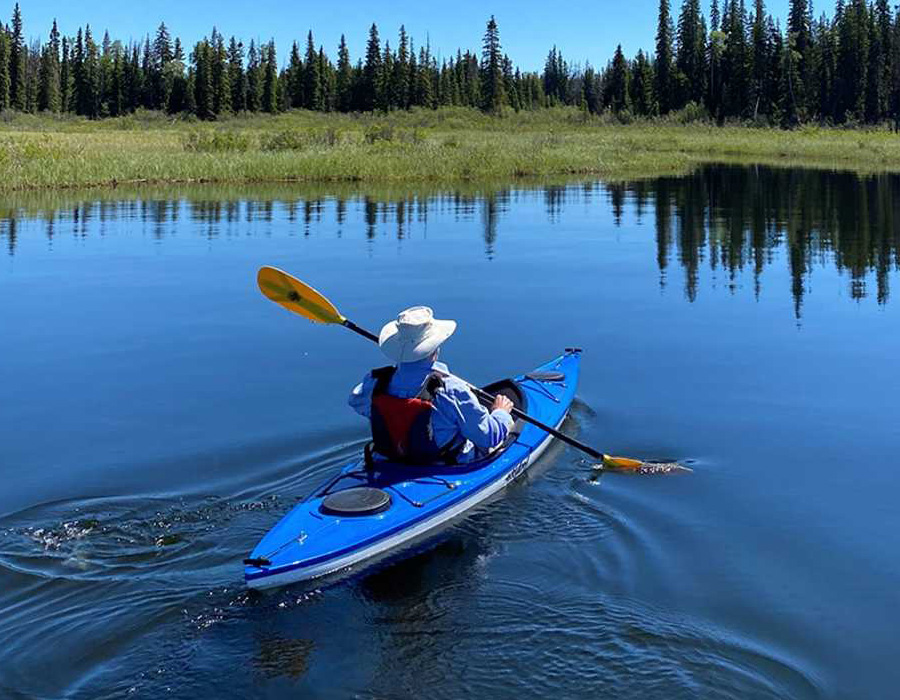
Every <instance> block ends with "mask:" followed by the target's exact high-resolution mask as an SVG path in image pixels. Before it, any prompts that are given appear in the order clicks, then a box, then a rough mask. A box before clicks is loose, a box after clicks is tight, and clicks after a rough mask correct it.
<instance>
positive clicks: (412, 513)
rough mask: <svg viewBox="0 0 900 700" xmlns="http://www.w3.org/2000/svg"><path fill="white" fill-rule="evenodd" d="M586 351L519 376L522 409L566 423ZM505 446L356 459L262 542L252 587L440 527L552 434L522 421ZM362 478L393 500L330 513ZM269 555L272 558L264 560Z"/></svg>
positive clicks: (375, 552)
mask: <svg viewBox="0 0 900 700" xmlns="http://www.w3.org/2000/svg"><path fill="white" fill-rule="evenodd" d="M580 359H581V358H580V351H579V350H567V351H566V353H565V354H563V355H561V356H560V357H558V358H556V359H554V360H551V361H550V362H548V363H546V364H544V365H542V366H541V367H539V368H537V369H536V370H534V371H533V372H531V373H528V374H526V375H519V376H517V377H515V378H513V379H512V382H513V383H514V384H515V387H513V388H514V389H516V391H517V393H518V394H519V396H520V399H521V404H522V405H523V410H527V412H528V413H529V414H530V415H532V416H533V417H534V418H536V419H538V420H540V421H541V422H543V423H545V424H548V425H552V426H554V427H555V428H559V426H560V425H561V424H562V422H563V421H564V420H565V418H566V416H567V415H568V410H569V406H570V404H571V402H572V399H573V398H574V394H575V388H576V385H577V381H578V373H579V369H580ZM515 433H516V434H515V435H514V437H512V438H511V439H510V440H509V441H508V444H507V445H506V446H505V448H504V449H502V450H498V451H497V452H496V453H494V454H492V455H490V456H488V457H486V458H483V459H481V460H478V461H476V462H472V463H470V464H466V465H431V466H429V467H410V466H409V465H398V464H390V463H379V465H378V467H377V469H376V470H375V471H374V472H369V471H366V469H365V464H364V462H363V461H362V460H354V461H353V462H351V463H350V464H348V465H347V466H345V467H344V468H343V469H342V470H341V471H340V472H339V473H338V474H337V475H336V476H335V477H333V478H332V479H330V480H329V481H328V482H326V483H325V484H324V485H322V486H320V487H319V488H318V489H316V490H315V491H313V493H312V494H311V495H310V496H309V497H307V498H306V499H305V500H304V501H302V502H301V503H299V504H297V505H296V506H295V507H294V508H293V509H292V510H291V511H290V512H289V513H288V514H287V515H285V516H284V517H283V518H282V520H281V521H280V522H279V523H278V524H277V525H276V526H275V527H274V528H272V530H270V531H269V533H268V534H266V536H265V537H263V539H262V540H261V541H260V543H259V544H258V545H257V546H256V548H255V549H254V550H253V552H252V553H251V556H250V560H251V561H255V562H256V563H255V564H245V567H244V579H245V582H246V584H247V586H248V587H250V588H257V589H262V588H272V587H277V586H283V585H287V584H290V583H295V582H298V581H304V580H308V579H313V578H318V577H321V576H325V575H327V574H332V573H334V572H337V571H341V570H344V569H348V568H353V567H355V566H356V565H359V564H361V563H363V562H368V561H372V560H377V559H379V558H381V557H383V556H385V555H388V554H389V553H394V552H397V551H399V550H402V549H403V548H404V545H407V546H408V545H411V544H412V543H414V542H416V541H420V540H421V539H423V538H426V537H428V535H429V534H431V533H435V532H437V531H439V530H440V529H441V528H442V527H443V526H445V525H447V524H448V523H450V522H451V521H453V520H455V519H457V518H460V517H462V516H463V515H464V514H466V513H468V512H469V511H471V510H473V509H474V508H476V507H477V506H478V505H479V504H481V503H483V502H484V501H486V500H487V499H489V498H490V497H491V496H493V495H494V494H496V493H498V492H499V491H501V490H502V489H503V488H505V487H506V486H507V485H508V484H509V483H510V482H512V481H514V480H515V479H517V478H519V477H520V476H522V475H523V474H525V473H526V472H527V471H528V469H529V468H530V467H531V466H532V465H533V464H534V463H535V462H536V461H537V460H538V458H539V457H540V456H541V454H543V452H544V451H545V450H546V449H547V447H549V445H550V442H551V440H552V436H551V435H550V434H549V433H547V432H545V431H543V430H541V429H540V428H537V427H536V426H533V425H531V424H527V423H522V422H519V423H518V424H517V426H516V429H515ZM358 486H370V487H377V488H380V489H383V490H384V491H385V492H387V493H388V494H389V495H390V496H391V503H390V507H389V508H387V510H385V511H384V512H378V513H374V514H371V515H353V516H349V515H340V514H331V513H328V512H327V511H326V510H324V509H323V508H322V502H323V500H324V499H325V498H326V497H327V496H328V495H330V494H334V493H336V492H340V491H342V490H345V489H351V488H354V487H358ZM263 562H265V563H263Z"/></svg>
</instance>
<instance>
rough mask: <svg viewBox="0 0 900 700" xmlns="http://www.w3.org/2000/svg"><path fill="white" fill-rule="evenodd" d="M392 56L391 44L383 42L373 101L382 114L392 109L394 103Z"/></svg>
mask: <svg viewBox="0 0 900 700" xmlns="http://www.w3.org/2000/svg"><path fill="white" fill-rule="evenodd" d="M393 79H394V54H393V53H391V42H389V41H386V42H384V54H383V55H382V57H381V73H380V75H379V81H378V82H379V88H378V89H377V91H376V93H377V94H378V99H377V100H376V101H375V107H376V109H379V110H381V111H382V112H388V111H389V110H390V109H391V108H393V107H394V106H395V105H394V102H393V97H394V83H393Z"/></svg>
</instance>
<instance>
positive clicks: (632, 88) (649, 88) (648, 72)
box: [629, 51, 656, 116]
mask: <svg viewBox="0 0 900 700" xmlns="http://www.w3.org/2000/svg"><path fill="white" fill-rule="evenodd" d="M629 93H630V96H631V106H632V109H633V110H634V113H635V114H638V115H641V116H650V115H653V114H655V113H656V104H655V101H654V99H653V66H652V65H651V64H650V61H649V60H648V59H647V57H646V56H645V55H644V52H643V51H638V52H637V56H636V57H635V59H634V65H633V66H632V71H631V84H630V85H629Z"/></svg>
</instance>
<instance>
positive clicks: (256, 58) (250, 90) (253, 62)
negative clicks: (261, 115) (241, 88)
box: [247, 39, 263, 112]
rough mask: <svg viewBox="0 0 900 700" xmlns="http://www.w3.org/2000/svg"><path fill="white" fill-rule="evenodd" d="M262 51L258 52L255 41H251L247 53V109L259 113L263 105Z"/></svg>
mask: <svg viewBox="0 0 900 700" xmlns="http://www.w3.org/2000/svg"><path fill="white" fill-rule="evenodd" d="M260 54H261V51H257V49H256V44H254V43H253V39H251V40H250V49H249V50H248V51H247V109H248V110H249V111H251V112H258V111H259V109H260V106H261V104H262V82H263V81H262V79H261V76H260V71H261V63H260Z"/></svg>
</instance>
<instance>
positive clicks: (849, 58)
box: [0, 0, 900, 126]
mask: <svg viewBox="0 0 900 700" xmlns="http://www.w3.org/2000/svg"><path fill="white" fill-rule="evenodd" d="M395 47H396V48H392V47H391V44H390V41H384V42H382V40H381V38H380V36H379V33H378V28H377V27H376V26H375V25H374V24H373V25H372V26H371V28H370V29H369V37H368V42H367V45H366V53H365V57H364V58H362V59H358V60H357V61H356V62H355V63H354V62H353V61H352V59H351V57H350V52H349V51H348V49H347V44H346V41H345V39H344V37H343V36H341V41H340V45H339V46H338V49H337V61H336V62H333V61H332V60H331V58H329V56H328V55H327V53H326V52H325V50H324V48H323V47H322V46H321V45H319V46H318V47H317V45H316V43H315V41H314V38H313V33H312V31H310V32H309V33H308V35H307V38H306V42H305V49H304V48H301V46H300V44H298V43H297V42H294V44H293V46H292V47H291V51H290V54H289V58H288V60H287V62H286V63H285V64H283V66H282V67H281V68H279V63H278V60H277V54H276V49H275V42H274V41H270V42H268V43H262V44H259V45H257V44H256V43H255V42H254V41H252V40H251V42H250V44H249V46H246V45H245V44H244V43H242V42H241V41H239V40H238V39H236V38H235V37H231V38H230V39H229V40H227V41H226V39H225V37H224V36H222V34H221V33H219V32H218V31H217V30H215V29H213V30H212V33H211V34H210V35H209V36H208V37H204V38H203V39H202V40H201V41H199V42H197V43H196V44H195V45H194V46H193V48H192V49H191V50H190V51H186V50H185V47H184V46H183V45H182V43H181V41H180V40H179V39H178V38H175V39H174V40H173V38H172V36H171V34H170V32H169V29H168V28H167V26H166V25H165V24H161V25H160V26H159V27H158V29H157V30H156V33H155V36H154V37H153V39H152V40H151V38H150V37H149V36H148V37H147V38H146V39H145V40H143V41H141V42H138V43H128V44H123V43H122V42H121V41H118V40H112V39H110V37H109V33H108V32H107V33H106V34H104V36H103V39H102V41H101V42H100V43H99V44H98V43H97V41H96V40H95V38H94V35H93V33H92V31H91V28H90V26H85V27H84V28H83V29H82V28H79V29H78V30H77V33H76V34H75V36H74V37H68V36H63V35H61V34H60V32H59V30H58V28H57V25H56V22H55V21H54V22H53V27H52V29H51V30H50V34H49V37H48V40H47V41H46V42H40V41H37V42H34V43H33V44H32V45H31V46H27V45H26V44H25V41H24V38H23V32H22V15H21V12H20V10H19V6H18V4H17V5H16V6H15V9H14V11H13V17H12V22H11V24H10V25H8V26H6V27H3V26H2V25H0V110H2V109H8V108H12V109H15V110H19V111H25V112H42V111H48V112H55V113H61V112H67V113H75V114H79V115H83V116H87V117H91V118H98V117H105V116H119V115H122V114H128V113H131V112H134V111H135V110H138V109H142V108H143V109H151V110H161V111H167V112H169V113H172V114H177V113H190V114H194V115H196V116H197V117H199V118H201V119H215V118H216V117H217V116H219V115H223V114H227V113H240V112H245V111H247V112H270V113H274V112H279V111H285V110H289V109H309V110H317V111H340V112H355V111H374V110H380V111H389V110H394V109H409V108H412V107H422V108H437V107H439V106H444V105H461V106H468V107H476V108H479V109H482V110H484V111H487V112H492V113H497V112H501V111H502V110H503V109H506V108H511V109H514V110H521V109H537V108H541V107H546V106H554V105H558V104H566V105H576V106H580V107H581V108H582V109H583V110H584V111H585V112H590V113H594V114H597V113H602V112H610V113H613V114H616V115H618V116H619V117H620V118H621V119H622V120H623V121H627V120H628V119H629V118H631V117H634V116H638V117H649V116H656V115H666V114H669V113H671V112H675V111H682V113H683V114H684V115H685V116H686V117H687V118H694V117H703V116H708V117H710V118H713V119H716V120H717V121H720V122H721V121H724V120H735V119H743V120H753V121H755V122H760V123H768V124H780V125H785V126H792V125H795V124H798V123H803V122H810V121H813V122H820V123H835V124H846V123H850V124H854V123H867V124H877V123H881V122H884V121H886V120H893V121H894V122H895V123H896V122H898V121H900V12H898V13H896V14H894V13H892V12H891V9H890V7H889V5H888V2H887V0H875V2H874V3H871V4H870V3H867V1H866V0H848V1H845V0H837V5H836V8H835V12H834V17H833V18H832V19H830V20H829V19H828V18H826V17H825V15H824V14H823V15H822V16H821V18H819V19H818V20H815V19H814V18H813V16H812V5H811V2H808V0H790V10H789V16H788V20H787V26H786V28H785V29H784V30H783V29H782V28H781V26H780V23H779V22H778V21H776V20H775V19H773V17H772V16H771V15H769V14H768V13H767V12H766V9H765V5H764V1H763V0H755V2H754V7H753V10H752V12H748V10H747V8H746V6H745V0H722V2H721V4H720V0H712V6H711V10H710V14H709V25H707V22H706V19H705V17H704V16H703V14H702V12H701V10H700V2H699V0H684V1H683V4H682V6H681V9H680V14H679V17H678V21H677V25H676V23H675V22H674V20H673V18H672V15H671V12H670V6H669V0H660V5H659V19H658V25H657V34H656V50H655V53H654V54H652V55H651V54H648V53H645V52H643V51H638V52H637V55H636V56H635V57H634V59H627V58H626V57H625V56H624V54H623V53H622V48H621V46H619V47H617V49H616V51H615V54H614V56H613V58H612V59H611V60H610V61H609V62H608V63H607V64H606V66H605V67H603V68H602V69H595V68H593V67H591V66H590V65H589V64H588V65H585V66H583V67H582V66H574V65H572V64H570V63H568V62H567V61H566V60H564V58H563V55H562V53H561V52H560V51H559V50H558V49H557V48H556V47H554V48H553V49H551V51H550V53H549V55H548V56H547V60H546V63H545V65H544V69H543V71H542V72H530V71H522V70H520V69H519V68H517V67H516V66H514V64H513V63H512V61H511V60H510V58H509V57H508V56H507V55H506V54H505V53H503V51H502V48H501V44H500V36H499V30H498V27H497V23H496V22H495V21H494V18H493V17H491V19H490V21H489V22H488V24H487V29H486V31H485V33H484V36H483V39H482V50H481V53H480V55H479V54H478V53H474V52H472V51H465V52H463V51H461V50H458V51H457V52H456V55H455V56H452V57H451V58H449V59H442V60H441V61H440V62H438V60H437V58H436V57H435V56H434V54H433V53H432V52H431V50H430V47H429V46H428V45H427V44H426V45H424V46H419V47H418V49H417V48H416V45H415V43H414V41H413V39H412V38H411V37H410V36H409V35H408V34H407V33H406V31H405V29H404V27H402V26H401V27H400V30H399V36H398V37H397V40H396V43H395Z"/></svg>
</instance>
